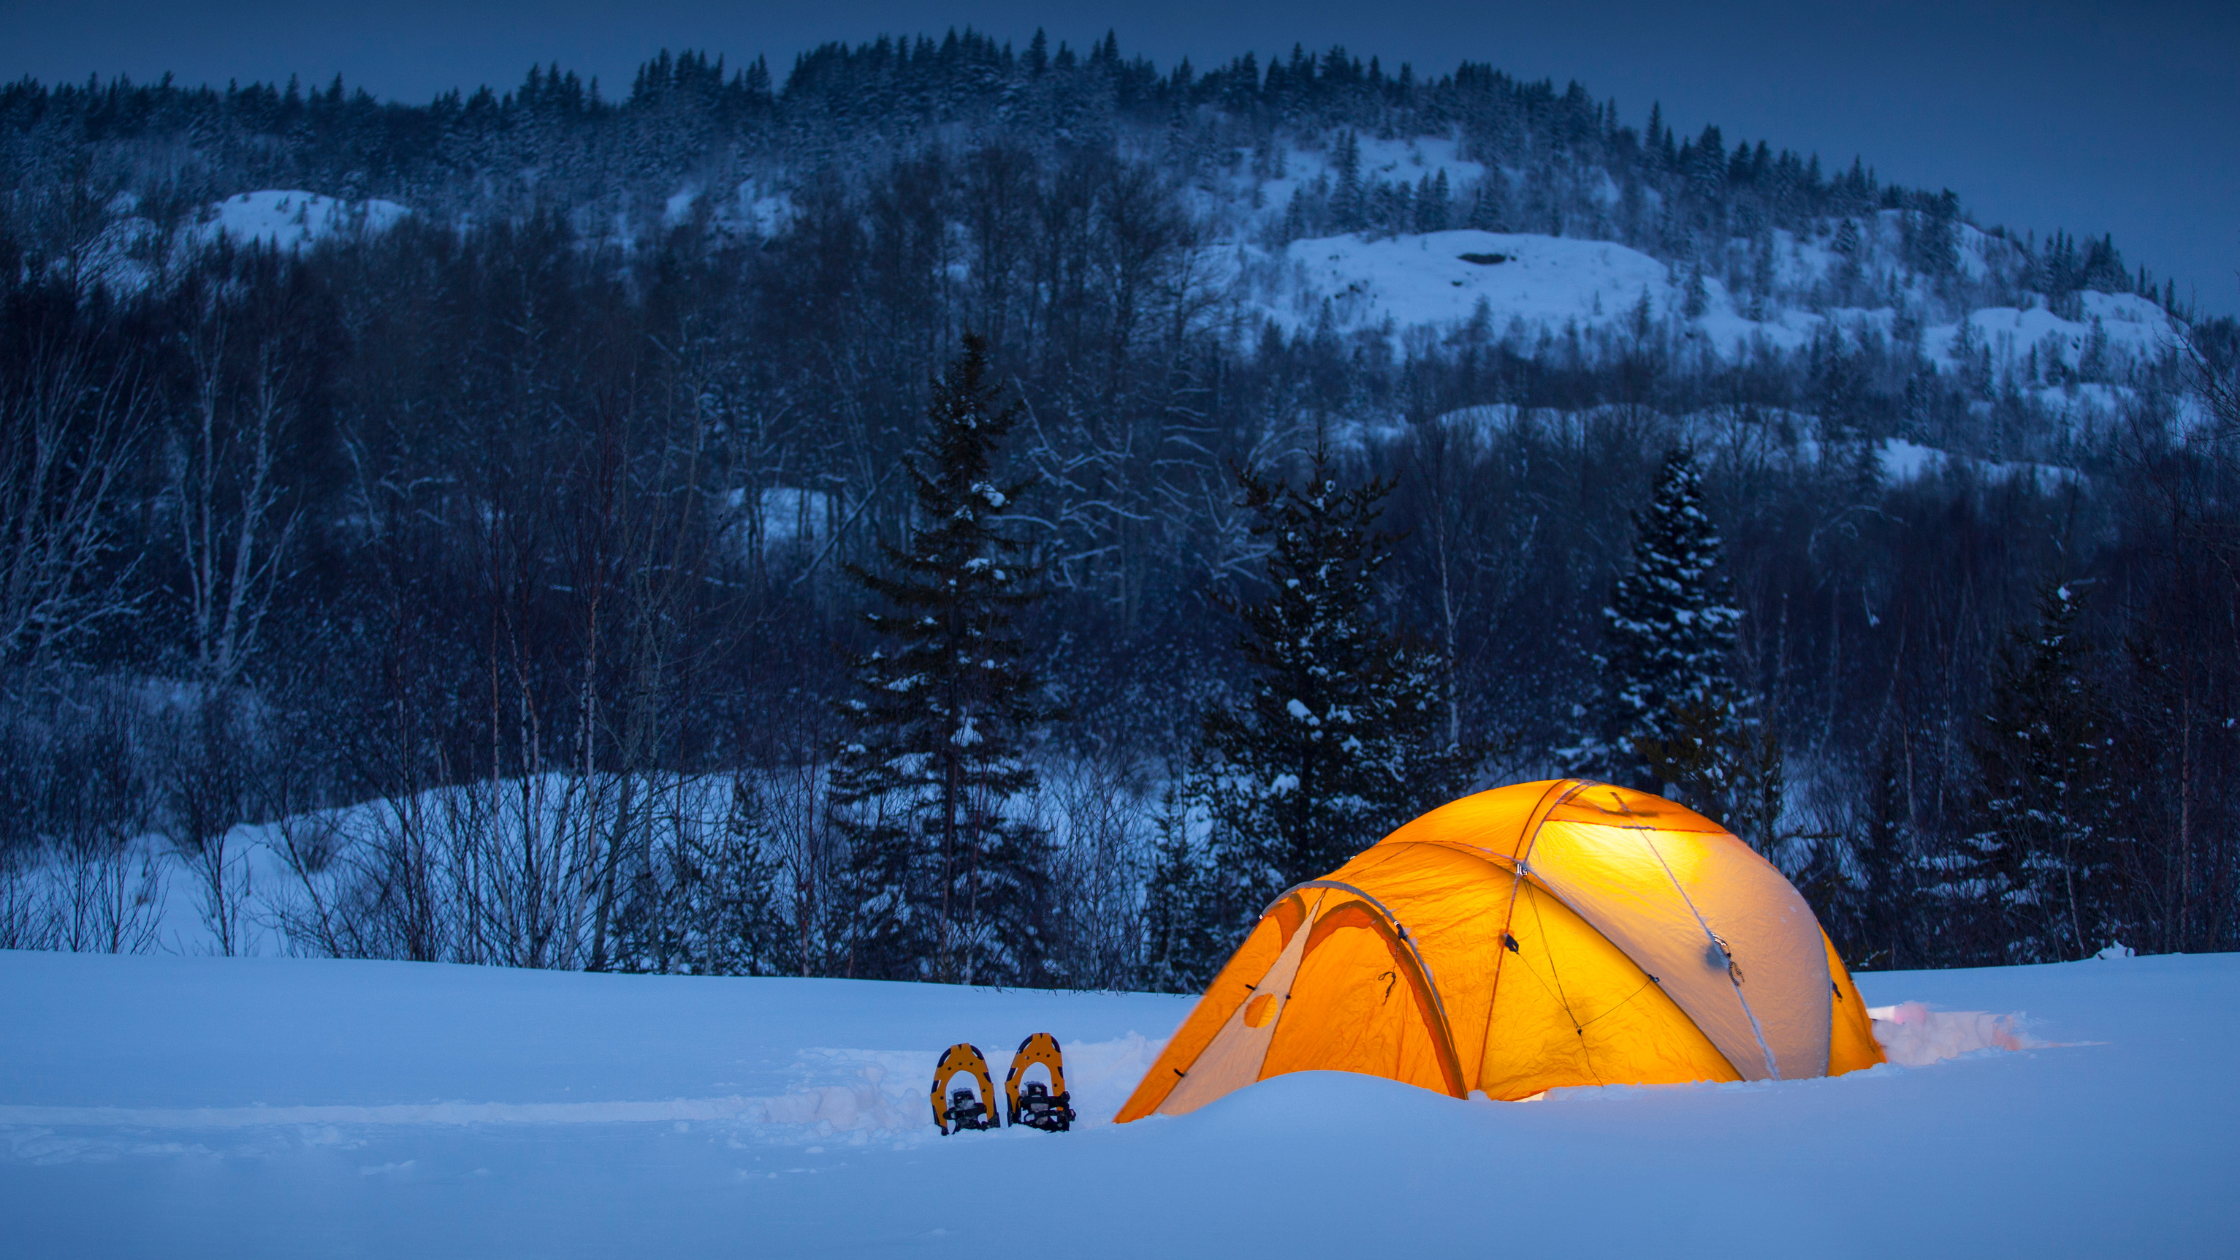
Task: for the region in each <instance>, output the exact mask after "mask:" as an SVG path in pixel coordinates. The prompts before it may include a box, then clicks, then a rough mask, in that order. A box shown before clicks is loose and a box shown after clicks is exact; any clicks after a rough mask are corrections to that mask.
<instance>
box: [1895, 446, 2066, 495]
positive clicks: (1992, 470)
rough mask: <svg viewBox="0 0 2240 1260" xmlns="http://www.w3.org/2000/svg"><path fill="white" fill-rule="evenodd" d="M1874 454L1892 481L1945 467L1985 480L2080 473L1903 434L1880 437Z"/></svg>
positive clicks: (2059, 479) (2045, 479) (2055, 481)
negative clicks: (1960, 450)
mask: <svg viewBox="0 0 2240 1260" xmlns="http://www.w3.org/2000/svg"><path fill="white" fill-rule="evenodd" d="M1876 457H1877V459H1878V460H1879V461H1880V463H1881V465H1882V475H1883V476H1884V477H1886V478H1888V479H1889V480H1890V481H1892V482H1907V481H1918V480H1920V479H1921V478H1923V477H1928V476H1932V475H1935V474H1937V473H1941V472H1945V471H1947V470H1950V471H1955V472H1958V471H1966V472H1968V473H1970V474H1971V475H1973V476H1975V477H1978V478H1981V479H1982V480H1985V481H2010V480H2013V479H2015V478H2018V477H2029V478H2035V479H2038V480H2039V481H2040V483H2041V484H2044V485H2060V484H2064V483H2067V482H2073V481H2075V480H2077V479H2078V477H2079V476H2080V474H2079V473H2078V472H2077V470H2076V469H2074V468H2066V467H2063V466H2061V465H2059V464H2036V463H2031V462H2029V461H2026V460H1992V459H1976V458H1973V457H1971V456H1967V455H1956V454H1953V453H1952V452H1950V451H1944V450H1939V449H1937V448H1936V447H1933V446H1923V445H1921V444H1920V443H1918V442H1908V441H1906V440H1905V439H1904V438H1885V439H1883V441H1882V444H1881V446H1880V447H1879V448H1878V449H1877V451H1876Z"/></svg>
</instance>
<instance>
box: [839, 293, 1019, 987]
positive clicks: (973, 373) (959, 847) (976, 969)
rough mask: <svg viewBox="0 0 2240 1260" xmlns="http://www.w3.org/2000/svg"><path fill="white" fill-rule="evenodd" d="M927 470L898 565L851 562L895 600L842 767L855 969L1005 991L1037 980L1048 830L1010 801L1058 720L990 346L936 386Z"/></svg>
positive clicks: (881, 616)
mask: <svg viewBox="0 0 2240 1260" xmlns="http://www.w3.org/2000/svg"><path fill="white" fill-rule="evenodd" d="M927 411H928V417H927V418H928V421H929V427H928V431H927V433H926V436H925V438H924V440H923V442H922V444H921V445H920V447H919V450H918V453H917V456H916V457H915V458H914V459H913V460H912V462H911V468H910V472H911V478H912V481H913V483H914V485H915V489H916V497H917V512H916V523H915V525H914V526H913V528H912V529H911V531H910V538H909V544H908V545H907V546H904V547H896V546H891V545H882V546H881V548H880V550H881V551H882V553H883V554H884V556H885V559H886V571H885V572H883V573H878V572H871V571H868V570H865V569H861V568H857V567H854V566H850V567H849V570H848V571H849V572H850V574H852V575H853V576H854V577H855V578H856V580H857V581H858V582H860V583H861V584H862V585H863V586H864V587H865V588H866V589H868V590H869V591H871V592H872V593H873V594H874V595H876V596H877V597H878V598H879V601H880V602H881V604H883V605H884V607H883V608H882V610H881V611H877V612H872V613H869V614H866V621H867V623H868V625H869V627H870V628H871V630H872V631H873V632H874V633H875V634H876V635H877V636H878V637H879V638H880V640H882V643H881V646H879V647H877V648H875V649H873V650H872V651H871V652H870V653H869V654H867V655H865V656H863V657H861V658H859V659H858V660H857V662H856V670H857V679H858V687H857V695H856V696H855V697H854V698H853V699H851V700H849V701H848V702H847V704H846V705H845V706H844V710H843V716H844V718H845V719H846V720H847V721H848V723H849V726H850V728H851V734H850V737H849V739H848V741H847V742H846V743H845V744H844V745H843V746H842V748H841V750H840V754H839V757H838V759H837V761H836V764H835V769H834V773H833V790H832V799H833V803H834V806H835V816H834V822H835V824H836V825H837V826H838V828H839V829H840V831H841V834H842V835H844V836H845V837H846V839H847V841H848V844H849V850H850V857H849V861H848V867H847V870H846V873H845V876H844V882H845V884H846V888H847V897H848V900H849V902H850V903H851V910H852V913H853V919H854V922H853V924H852V927H851V929H850V933H849V937H850V943H851V949H850V954H849V964H848V969H849V974H851V975H856V976H868V977H886V978H894V979H902V978H910V979H931V980H944V981H958V982H962V983H967V984H970V983H974V982H981V983H989V982H995V983H1001V982H1004V981H1009V980H1019V979H1032V978H1036V977H1037V976H1038V975H1039V966H1040V960H1039V955H1040V932H1041V924H1042V922H1043V918H1044V915H1045V912H1046V909H1047V900H1048V896H1049V888H1048V877H1047V872H1048V859H1047V847H1048V840H1047V837H1046V836H1045V835H1044V834H1043V832H1042V831H1041V830H1040V829H1039V828H1037V827H1034V826H1031V825H1029V824H1027V823H1025V822H1022V821H1020V820H1018V819H1017V818H1014V817H1011V816H1010V815H1009V813H1008V810H1007V807H1008V806H1009V805H1010V804H1011V803H1012V802H1013V801H1015V800H1016V799H1017V798H1018V797H1019V796H1021V795H1022V794H1023V793H1026V792H1027V791H1029V790H1030V789H1031V788H1032V787H1033V786H1034V783H1035V775H1034V771H1033V770H1032V768H1031V767H1029V766H1028V765H1027V763H1026V761H1025V760H1024V758H1023V756H1022V752H1023V749H1024V745H1025V741H1026V739H1027V737H1028V735H1029V733H1030V732H1031V731H1032V730H1033V728H1034V727H1036V726H1037V725H1039V724H1041V723H1043V722H1045V721H1047V720H1048V719H1049V718H1051V717H1052V716H1054V715H1053V714H1052V713H1051V712H1050V710H1049V708H1048V706H1047V705H1046V704H1045V703H1044V701H1043V700H1042V698H1041V687H1040V683H1039V680H1038V678H1037V676H1036V670H1035V668H1034V666H1033V664H1032V663H1031V662H1030V661H1029V660H1028V659H1027V657H1026V656H1025V654H1024V652H1023V650H1022V644H1021V642H1020V640H1019V638H1018V636H1017V634H1016V632H1015V631H1014V628H1013V622H1014V618H1015V617H1016V615H1017V613H1018V611H1019V610H1020V609H1021V608H1022V607H1023V606H1025V605H1026V604H1027V603H1029V602H1030V601H1031V599H1032V598H1033V594H1032V590H1033V584H1034V582H1035V580H1036V577H1037V574H1036V572H1035V570H1034V569H1033V568H1032V567H1031V566H1030V565H1028V564H1027V563H1025V562H1024V560H1023V559H1022V558H1021V557H1020V552H1021V551H1022V550H1023V544H1021V543H1020V542H1019V541H1018V540H1016V539H1014V538H1011V537H1009V536H1007V535H1006V534H1004V533H1003V532H1001V530H1000V529H999V528H998V522H999V521H1000V519H1001V518H1000V513H1001V512H1002V511H1003V509H1004V508H1005V507H1006V506H1007V505H1009V504H1010V503H1011V502H1012V501H1013V500H1015V499H1017V498H1018V497H1019V496H1020V495H1021V494H1022V493H1023V492H1024V491H1025V490H1026V488H1027V487H1026V485H1025V484H1013V485H1002V486H999V485H998V484H997V483H996V482H995V480H994V477H995V472H994V465H995V458H996V453H997V448H998V444H999V443H1000V442H1001V441H1002V439H1003V438H1004V436H1005V435H1006V434H1007V433H1009V432H1010V430H1011V428H1012V426H1013V425H1014V424H1016V423H1017V421H1018V418H1019V416H1020V414H1021V408H1020V407H1019V405H1018V404H1017V403H1013V404H1012V405H1011V406H1008V407H1003V408H1000V409H999V408H998V406H997V390H996V387H995V386H994V385H993V384H991V383H990V382H989V380H988V353H987V344H986V343H985V342H984V341H983V340H982V339H981V338H979V337H977V336H971V335H968V336H967V337H966V338H965V347H964V353H963V354H962V355H960V356H959V357H958V358H957V359H956V360H955V361H954V362H952V363H951V364H950V366H949V369H948V370H947V371H946V372H945V373H943V374H942V375H941V376H940V377H939V378H937V379H936V380H935V382H934V388H933V398H932V402H931V405H930V406H929V407H928V409H927Z"/></svg>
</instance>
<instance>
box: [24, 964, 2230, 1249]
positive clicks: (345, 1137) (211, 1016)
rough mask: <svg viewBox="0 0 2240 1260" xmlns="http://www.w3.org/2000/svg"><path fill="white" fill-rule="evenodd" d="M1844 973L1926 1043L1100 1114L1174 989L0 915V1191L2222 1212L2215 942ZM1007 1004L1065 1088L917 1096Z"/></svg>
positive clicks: (1901, 1221)
mask: <svg viewBox="0 0 2240 1260" xmlns="http://www.w3.org/2000/svg"><path fill="white" fill-rule="evenodd" d="M1859 980H1860V985H1861V988H1862V990H1863V991H1864V992H1865V993H1866V995H1867V997H1868V1000H1869V1001H1870V1002H1874V1003H1879V1004H1889V1005H1891V1006H1892V1007H1893V1010H1891V1011H1889V1012H1884V1013H1886V1014H1892V1015H1897V1014H1899V1013H1901V1012H1903V1013H1904V1015H1905V1019H1903V1020H1895V1021H1893V1022H1894V1023H1895V1024H1896V1025H1897V1027H1898V1029H1900V1030H1904V1029H1907V1028H1913V1029H1918V1030H1922V1031H1923V1032H1924V1033H1925V1032H1926V1031H1927V1030H1931V1029H1934V1030H1937V1035H1938V1036H1939V1037H1941V1038H1943V1044H1941V1045H1939V1046H1932V1047H1930V1049H1931V1050H1933V1051H1935V1052H1936V1053H1947V1052H1954V1051H1957V1052H1959V1057H1957V1058H1942V1059H1927V1060H1924V1061H1923V1062H1924V1065H1923V1066H1914V1067H1905V1066H1885V1067H1880V1068H1876V1069H1873V1070H1871V1071H1867V1072H1861V1073H1854V1074H1852V1075H1849V1076H1844V1077H1839V1078H1835V1079H1832V1080H1815V1081H1797V1082H1786V1083H1760V1084H1750V1085H1724V1086H1711V1085H1706V1086H1684V1087H1659V1088H1620V1087H1613V1088H1606V1089H1586V1090H1558V1091H1554V1092H1553V1093H1551V1094H1550V1095H1548V1096H1547V1097H1546V1098H1545V1099H1544V1100H1542V1101H1536V1102H1532V1103H1526V1104H1504V1103H1484V1102H1462V1101H1457V1100H1454V1099H1449V1098H1444V1097H1440V1096H1438V1095H1434V1094H1431V1093H1427V1092H1424V1091H1421V1090H1416V1089H1411V1088H1409V1087H1406V1086H1402V1085H1397V1084H1393V1083H1391V1082H1387V1081H1381V1080H1375V1079H1371V1078H1366V1077H1357V1076H1346V1075H1342V1074H1335V1073H1309V1074H1301V1075H1296V1076H1289V1077H1283V1078H1279V1079H1277V1080H1274V1081H1269V1082H1265V1083H1262V1084H1260V1085H1257V1086H1254V1087H1252V1088H1250V1089H1246V1090H1243V1091H1241V1092H1239V1093H1237V1094H1234V1095H1231V1096H1230V1097H1228V1098H1225V1099H1222V1100H1221V1101H1219V1102H1217V1103H1215V1104H1213V1105H1212V1106H1210V1107H1207V1108H1206V1109H1204V1110H1202V1111H1200V1112H1197V1113H1195V1114H1193V1115H1189V1116H1184V1117H1180V1118H1174V1119H1168V1118H1159V1117H1154V1118H1152V1119H1150V1120H1146V1121H1143V1122H1140V1123H1137V1124H1133V1125H1126V1126H1117V1127H1116V1126H1113V1125H1111V1124H1110V1123H1109V1122H1108V1120H1107V1118H1108V1117H1109V1116H1110V1115H1111V1114H1112V1113H1113V1111H1114V1110H1115V1109H1116V1108H1117V1107H1118V1105H1119V1103H1120V1101H1121V1100H1122V1099H1123V1098H1124V1097H1125V1096H1126V1094H1127V1093H1128V1091H1129V1090H1130V1089H1132V1088H1133V1086H1134V1083H1135V1081H1136V1079H1137V1078H1138V1077H1139V1076H1140V1074H1141V1072H1142V1071H1143V1070H1144V1068H1145V1066H1146V1065H1147V1064H1148V1063H1149V1062H1150V1060H1151V1058H1152V1057H1153V1056H1154V1054H1155V1053H1156V1051H1157V1048H1158V1045H1159V1043H1160V1038H1163V1037H1164V1036H1165V1035H1166V1034H1167V1032H1168V1031H1169V1030H1170V1029H1171V1028H1172V1027H1173V1026H1174V1024H1175V1023H1176V1022H1177V1021H1178V1020H1179V1019H1180V1018H1181V1017H1182V1015H1183V1014H1184V1013H1185V1012H1187V1010H1188V1009H1189V1006H1190V999H1188V998H1179V997H1169V996H1156V995H1143V994H1066V993H1044V992H1028V991H1008V992H1006V991H996V990H988V989H969V988H955V987H941V986H930V985H907V984H884V983H873V982H851V981H840V980H797V979H706V978H675V977H631V976H600V975H580V974H559V973H551V972H530V971H503V970H493V969H481V968H472V967H451V966H438V965H428V964H410V963H382V962H338V961H319V960H303V959H216V958H193V957H175V956H155V957H140V958H134V957H121V958H120V957H108V956H92V955H68V954H26V953H0V995H5V1000H6V1002H7V1006H8V1018H7V1019H6V1020H5V1021H0V1069H4V1070H0V1204H5V1205H7V1208H8V1215H9V1217H10V1234H11V1246H10V1250H13V1251H16V1252H18V1253H19V1254H25V1255H35V1254H36V1255H49V1254H52V1255H61V1254H76V1255H127V1256H129V1255H159V1254H160V1255H165V1256H202V1255H209V1256H219V1255H224V1256H317V1255H343V1254H348V1255H364V1256H407V1255H411V1256H417V1255H475V1256H538V1257H546V1256H553V1257H565V1256H609V1255H623V1254H647V1255H650V1254H659V1255H663V1256H699V1255H736V1254H741V1253H744V1254H752V1255H773V1256H778V1255H804V1254H824V1253H828V1252H851V1251H865V1250H879V1251H897V1252H905V1253H909V1254H925V1255H957V1256H964V1255H989V1254H1006V1253H1007V1252H1008V1251H1010V1250H1013V1249H1016V1248H1018V1247H1019V1246H1020V1245H1021V1244H1022V1240H1025V1241H1027V1242H1028V1243H1029V1244H1030V1245H1031V1246H1032V1248H1033V1249H1034V1250H1037V1251H1042V1250H1050V1251H1054V1252H1055V1253H1058V1254H1065V1255H1070V1256H1113V1257H1130V1258H1133V1257H1139V1256H1142V1255H1147V1254H1180V1255H1216V1254H1234V1255H1259V1254H1266V1252H1267V1251H1268V1250H1269V1249H1270V1248H1272V1247H1275V1246H1278V1245H1280V1246H1281V1247H1283V1248H1284V1249H1285V1250H1287V1251H1294V1252H1300V1253H1303V1254H1307V1255H1315V1256H1323V1255H1328V1256H1341V1255H1360V1254H1370V1253H1374V1254H1388V1253H1393V1254H1465V1253H1468V1254H1475V1253H1477V1252H1479V1251H1483V1250H1485V1248H1486V1245H1487V1244H1486V1237H1487V1230H1488V1228H1489V1226H1488V1219H1487V1215H1486V1212H1485V1211H1484V1208H1485V1205H1486V1204H1487V1203H1488V1201H1489V1196H1498V1200H1499V1201H1500V1202H1501V1203H1504V1204H1507V1205H1512V1206H1511V1207H1510V1208H1509V1209H1508V1210H1504V1211H1503V1212H1502V1213H1501V1214H1500V1225H1499V1230H1500V1236H1501V1241H1502V1243H1503V1250H1510V1249H1515V1250H1517V1251H1519V1252H1520V1253H1526V1254H1530V1253H1536V1252H1559V1253H1562V1254H1576V1255H1586V1256H1620V1255H1633V1254H1658V1255H1693V1254H1711V1253H1717V1254H1720V1255H1735V1254H1740V1255H1773V1254H1812V1255H1834V1256H1882V1255H1885V1254H1888V1253H1889V1251H1890V1249H1891V1247H1892V1246H1893V1245H1895V1244H1894V1243H1893V1237H1894V1235H1893V1231H1896V1234H1897V1235H1898V1236H1903V1237H1905V1238H1909V1239H1913V1240H1917V1241H1916V1243H1915V1244H1908V1245H1917V1244H1918V1242H1919V1240H1934V1244H1933V1247H1932V1249H1933V1250H1935V1251H1937V1252H1939V1253H1946V1254H1961V1253H1967V1252H1971V1251H1980V1252H1985V1253H1990V1254H2001V1255H2031V1256H2065V1255H2114V1254H2126V1255H2168V1254H2212V1253H2217V1252H2220V1251H2222V1250H2224V1249H2225V1247H2226V1245H2227V1243H2228V1241H2229V1239H2230V1237H2231V1236H2232V1233H2233V1231H2234V1230H2235V1229H2236V1228H2240V1199H2236V1198H2235V1197H2234V1196H2231V1195H2230V1194H2229V1193H2227V1187H2226V1185H2225V1183H2226V1181H2227V1180H2228V1178H2229V1173H2230V1169H2231V1168H2232V1167H2233V1166H2234V1161H2235V1159H2236V1158H2240V1087H2236V1086H2235V1084H2234V1078H2235V1072H2234V1070H2233V1069H2234V1068H2235V1066H2236V1064H2235V1062H2234V1060H2235V1057H2236V1056H2235V1053H2234V1051H2233V1049H2232V1047H2233V1046H2234V1045H2235V1043H2236V1042H2240V956H2231V955H2218V956H2203V957H2156V958H2136V959H2117V960H2111V961H2099V960H2094V961H2089V962H2084V963H2072V964H2064V965H2059V966H2046V967H2020V968H1998V969H1984V970H1973V971H1947V972H1915V973H1896V974H1887V975H1874V974H1868V975H1862V976H1861V977H1859ZM1909 1002H1910V1003H1914V1004H1916V1005H1914V1006H1910V1007H1909V1006H1907V1005H1905V1004H1906V1003H1909ZM2024 1011H2026V1012H2027V1013H2028V1014H2027V1015H2026V1016H2024V1015H2017V1014H2004V1015H2000V1014H1989V1012H2024ZM1916 1017H1918V1021H1919V1022H1908V1021H1911V1020H1914V1019H1916ZM1987 1029H1988V1030H1990V1031H1989V1033H1987V1032H1986V1030H1987ZM2001 1030H2004V1031H2003V1035H2004V1036H2006V1037H2007V1038H2008V1039H2009V1041H2010V1042H2011V1045H2008V1042H2002V1041H2001V1040H2000V1039H1999V1036H1998V1035H1991V1034H1999V1033H2000V1032H2001ZM1036 1031H1048V1032H1051V1033H1053V1034H1055V1035H1056V1036H1057V1037H1058V1039H1059V1040H1060V1041H1061V1042H1062V1043H1064V1045H1065V1048H1066V1058H1067V1067H1068V1068H1069V1069H1070V1071H1069V1074H1068V1084H1069V1085H1071V1086H1072V1087H1073V1088H1074V1090H1075V1093H1076V1096H1077V1099H1078V1109H1079V1110H1080V1111H1081V1113H1082V1116H1083V1120H1084V1123H1083V1124H1082V1125H1081V1126H1080V1127H1078V1128H1077V1129H1076V1130H1075V1131H1074V1132H1072V1133H1068V1134H1062V1135H1050V1134H1042V1133H1035V1132H1031V1131H1026V1130H1017V1129H1013V1130H1005V1131H1002V1132H998V1133H989V1134H966V1135H962V1136H959V1137H954V1138H942V1137H939V1136H937V1135H936V1134H935V1132H934V1129H933V1126H932V1123H931V1118H930V1107H929V1105H928V1102H927V1099H926V1095H925V1090H926V1087H927V1082H928V1080H929V1079H930V1078H929V1076H928V1069H929V1068H930V1067H931V1066H932V1064H933V1063H934V1061H935V1058H936V1057H937V1055H938V1054H939V1052H940V1050H941V1049H942V1048H943V1047H945V1046H947V1045H949V1044H951V1043H953V1042H956V1041H960V1040H961V1041H971V1042H973V1043H975V1044H977V1045H978V1046H980V1047H981V1048H982V1049H983V1050H985V1051H987V1052H988V1053H989V1054H990V1055H991V1056H992V1058H993V1059H994V1060H995V1070H996V1072H997V1074H998V1075H999V1076H1000V1074H1001V1073H1002V1071H1003V1069H1004V1068H1005V1067H1006V1066H1007V1065H1008V1058H1009V1056H1008V1053H1007V1052H1008V1050H1009V1049H1010V1048H1011V1047H1013V1046H1015V1045H1017V1044H1018V1042H1019V1041H1020V1040H1021V1039H1022V1038H1024V1037H1025V1036H1026V1035H1027V1034H1028V1033H1031V1032H1036ZM1886 1034H1887V1035H1892V1036H1895V1035H1897V1034H1894V1033H1887V1030H1886ZM1971 1037H1972V1038H1973V1040H1972V1041H1971ZM2054 1043H2059V1044H2054ZM2002 1045H2008V1048H2004V1049H2002V1048H1998V1047H2000V1046H2002ZM1894 1048H1895V1047H1894ZM1909 1053H1910V1052H1909ZM1912 1057H1915V1058H1919V1057H1920V1056H1919V1055H1913V1056H1912ZM1022 1216H1029V1217H1031V1224H1023V1223H1022Z"/></svg>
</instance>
